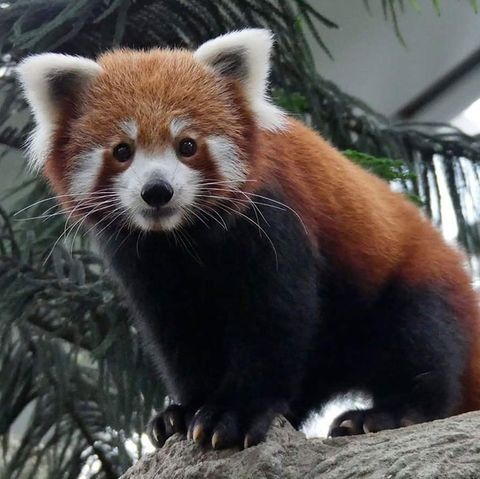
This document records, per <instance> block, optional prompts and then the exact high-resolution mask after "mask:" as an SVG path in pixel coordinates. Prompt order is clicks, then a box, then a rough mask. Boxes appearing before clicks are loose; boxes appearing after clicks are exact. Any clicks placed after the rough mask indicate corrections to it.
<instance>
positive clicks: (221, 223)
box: [190, 203, 228, 231]
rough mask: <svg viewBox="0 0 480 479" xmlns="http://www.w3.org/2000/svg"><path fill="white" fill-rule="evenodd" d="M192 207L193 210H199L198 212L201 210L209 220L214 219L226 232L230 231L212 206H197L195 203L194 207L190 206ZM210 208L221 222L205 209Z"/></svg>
mask: <svg viewBox="0 0 480 479" xmlns="http://www.w3.org/2000/svg"><path fill="white" fill-rule="evenodd" d="M190 206H191V207H193V208H197V209H198V210H200V211H201V212H202V213H203V214H205V215H206V216H207V217H208V218H212V220H214V221H216V222H217V223H218V224H219V225H220V226H221V227H222V228H224V229H225V231H228V228H227V224H226V223H225V221H224V219H223V218H222V217H221V215H220V214H219V213H218V211H215V210H214V209H213V208H212V207H211V206H208V205H197V204H195V203H193V204H192V205H190ZM202 206H203V207H205V208H209V209H210V210H211V211H213V213H215V214H216V215H217V216H218V217H219V218H220V220H218V219H217V218H215V216H213V214H211V213H209V212H208V211H205V210H204V209H203V208H202Z"/></svg>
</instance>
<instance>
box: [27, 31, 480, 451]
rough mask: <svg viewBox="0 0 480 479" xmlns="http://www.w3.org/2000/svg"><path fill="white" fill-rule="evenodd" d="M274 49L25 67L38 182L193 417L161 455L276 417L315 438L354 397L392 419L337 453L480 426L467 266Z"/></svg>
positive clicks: (253, 40)
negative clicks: (415, 427)
mask: <svg viewBox="0 0 480 479" xmlns="http://www.w3.org/2000/svg"><path fill="white" fill-rule="evenodd" d="M271 47H272V35H271V33H270V32H268V31H266V30H258V29H251V30H244V31H239V32H233V33H230V34H227V35H224V36H221V37H219V38H216V39H213V40H211V41H208V42H207V43H205V44H204V45H202V46H200V48H198V50H196V51H195V52H190V51H186V50H168V49H153V50H150V51H132V50H126V49H119V50H114V51H112V52H109V53H106V54H104V55H102V56H100V57H99V58H98V59H97V60H96V61H93V60H89V59H86V58H80V57H70V56H65V55H59V54H43V55H34V56H31V57H28V58H27V59H25V60H24V61H23V62H22V63H21V64H20V65H19V67H18V74H19V78H20V81H21V83H22V85H23V88H24V91H25V95H26V98H27V100H28V102H29V104H30V106H31V108H32V111H33V114H34V117H35V121H36V129H35V130H34V132H33V134H32V137H31V140H30V143H29V157H30V164H31V165H32V167H33V168H34V169H35V170H36V171H39V172H41V173H42V174H43V175H44V176H45V177H46V178H47V180H48V181H49V183H50V185H51V187H52V189H53V190H54V191H55V193H56V194H57V196H58V200H59V201H60V203H61V204H62V206H63V208H64V209H65V211H66V212H67V213H69V214H70V215H72V216H74V217H79V218H83V219H84V221H85V224H88V225H91V228H93V233H94V237H95V239H96V240H97V242H98V244H99V247H100V249H101V251H102V252H103V256H104V258H105V261H106V263H107V265H108V266H109V267H110V270H111V271H112V274H113V275H114V276H115V277H116V278H117V279H118V281H119V285H120V288H121V292H122V294H123V295H124V297H125V299H126V301H127V302H128V304H129V306H130V309H131V312H132V315H133V317H134V319H135V321H136V325H137V328H138V329H139V331H140V333H141V336H142V338H143V340H144V344H145V347H146V348H147V350H148V351H149V353H150V354H151V357H152V361H153V363H152V364H153V367H154V368H155V369H157V370H158V372H159V373H160V374H161V376H162V377H163V379H164V381H165V383H166V385H167V388H168V391H169V395H170V396H171V398H172V399H173V400H174V401H175V404H173V405H171V406H169V407H168V408H167V409H166V410H165V411H163V412H161V413H160V414H159V415H157V416H156V417H155V418H154V419H153V420H152V422H151V424H150V426H149V432H150V435H151V437H152V440H153V441H154V443H155V444H156V445H158V446H161V445H162V444H163V442H164V441H165V439H166V438H167V437H169V436H170V435H171V434H173V433H174V432H183V433H188V436H189V437H191V438H193V439H194V440H195V441H197V442H201V443H209V444H211V445H212V447H214V448H225V447H230V446H234V445H243V446H245V447H248V446H251V445H253V444H257V443H258V442H260V441H262V440H263V439H264V438H265V434H266V432H267V430H268V428H269V426H270V423H271V420H272V418H273V417H274V416H275V414H285V415H286V416H287V417H288V419H289V420H290V421H291V422H292V424H293V425H294V426H295V427H299V426H300V425H301V424H302V422H303V421H304V420H305V419H306V417H307V416H308V415H309V414H310V412H311V411H314V410H316V409H319V408H320V407H321V406H322V405H323V404H324V403H325V402H326V401H328V400H329V399H330V398H331V397H333V396H334V395H337V394H341V393H344V392H347V391H350V390H353V389H355V390H361V391H365V392H367V393H369V394H371V395H372V397H373V406H372V407H371V408H370V409H367V410H365V411H348V412H347V413H345V414H342V415H341V416H340V417H339V418H337V419H336V420H335V421H334V422H333V424H332V427H331V429H330V434H331V435H332V436H338V435H350V434H362V433H365V432H374V431H379V430H382V429H387V428H395V427H400V426H405V425H408V424H412V423H418V422H421V421H427V420H432V419H436V418H440V417H445V416H448V415H452V414H456V413H460V412H464V411H469V410H473V409H478V408H480V321H479V308H478V299H477V297H476V296H475V293H474V291H473V289H472V286H471V281H470V278H469V276H468V274H467V273H466V271H465V270H464V266H463V257H462V256H461V255H460V254H459V253H458V252H457V251H455V250H454V249H453V248H452V247H450V246H448V245H447V244H446V243H445V241H444V240H443V239H442V237H441V235H440V233H439V232H437V231H436V230H435V229H434V227H433V226H432V225H431V224H430V223H429V221H428V220H427V219H425V218H424V216H423V215H422V214H421V213H420V212H419V211H418V210H417V208H416V207H415V206H414V205H413V204H412V203H411V202H409V201H408V200H407V199H405V198H404V196H402V195H401V194H398V193H394V192H392V191H391V190H390V188H389V186H388V184H387V183H385V182H383V181H382V180H380V179H379V178H377V177H375V176H373V175H372V174H370V173H368V172H367V171H364V170H363V169H362V168H360V167H359V166H356V165H355V164H353V163H352V162H350V161H349V160H348V159H346V158H345V157H344V156H343V155H342V154H341V153H340V152H338V151H337V150H336V149H335V148H334V147H332V146H331V145H329V144H328V143H327V142H326V141H325V140H324V139H322V138H321V137H320V136H319V135H318V134H317V133H316V132H314V131H312V130H311V129H309V128H308V127H306V126H305V125H303V124H302V123H301V122H299V121H297V120H295V119H293V118H290V117H288V116H287V115H286V114H285V113H284V112H283V111H282V110H281V109H279V108H278V107H277V106H275V105H274V104H273V103H272V102H271V101H270V99H269V98H268V95H267V86H268V85H267V83H268V72H269V68H270V65H269V58H270V50H271Z"/></svg>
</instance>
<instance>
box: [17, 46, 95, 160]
mask: <svg viewBox="0 0 480 479" xmlns="http://www.w3.org/2000/svg"><path fill="white" fill-rule="evenodd" d="M100 71H101V67H100V65H98V63H96V62H94V61H93V60H89V59H87V58H82V57H74V56H69V55H61V54H57V53H45V54H41V55H32V56H30V57H27V58H26V59H25V60H23V61H22V62H21V63H20V65H19V66H18V67H17V75H18V78H19V80H20V82H21V84H22V87H23V91H24V94H25V97H26V99H27V101H28V103H29V105H30V108H31V109H32V112H33V115H34V118H35V123H36V128H35V130H34V131H33V133H32V135H31V137H30V140H29V144H28V150H29V151H28V152H29V157H30V165H31V166H32V167H33V168H34V169H39V168H41V167H42V166H43V164H44V163H45V160H46V158H47V155H48V150H49V146H50V145H49V143H50V140H51V134H52V132H53V129H54V126H55V122H56V121H57V119H58V116H59V113H60V112H61V108H62V105H63V104H64V102H65V101H74V100H75V96H76V95H78V94H79V93H80V92H81V90H82V89H83V88H84V87H85V86H86V85H87V84H88V83H89V82H90V81H91V80H92V79H93V78H95V77H96V76H97V75H98V74H99V73H100Z"/></svg>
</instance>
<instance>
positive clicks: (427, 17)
mask: <svg viewBox="0 0 480 479" xmlns="http://www.w3.org/2000/svg"><path fill="white" fill-rule="evenodd" d="M404 3H405V5H406V8H405V13H404V14H403V15H400V17H399V22H400V27H401V30H402V33H403V36H404V38H405V39H406V42H407V44H408V49H406V48H405V47H403V46H402V45H401V43H400V42H399V41H398V39H397V38H396V36H395V32H394V29H393V26H392V24H391V22H386V21H385V19H384V17H383V12H382V8H381V1H380V0H370V5H371V7H372V15H371V16H370V15H369V14H368V12H367V10H366V9H365V7H364V5H363V1H361V0H310V4H311V5H312V6H315V7H316V8H317V9H318V10H319V11H320V12H321V13H322V14H324V15H325V16H327V17H328V18H330V19H331V20H333V21H335V22H337V23H338V24H339V25H340V29H339V30H329V29H327V28H326V27H320V28H321V33H322V38H323V39H324V40H325V42H326V43H327V45H328V46H329V48H330V50H331V52H332V53H333V56H334V57H335V60H334V61H331V60H330V59H329V58H328V57H327V56H326V55H325V54H324V53H323V51H322V50H321V49H320V47H318V45H314V47H313V48H314V54H315V60H316V63H317V67H318V70H319V72H320V73H321V75H323V76H324V77H325V78H327V79H330V80H332V81H334V82H335V83H336V84H337V85H338V86H339V87H340V88H342V89H343V90H344V91H346V92H348V93H350V94H352V95H355V96H357V97H359V98H361V99H362V100H364V101H365V102H366V103H367V104H369V105H370V106H371V107H373V108H374V109H375V110H377V111H379V112H381V113H383V114H386V115H392V114H394V113H395V112H396V111H397V110H398V109H400V108H401V107H402V106H403V105H404V104H405V103H407V102H408V101H409V100H411V99H413V98H414V97H415V96H417V95H418V94H419V93H420V92H422V91H423V90H424V89H425V88H427V87H428V86H429V85H430V84H431V83H432V82H434V81H435V80H436V79H438V78H440V77H441V76H443V75H444V74H445V73H446V72H448V71H449V70H451V69H452V68H453V67H454V66H455V65H457V64H458V63H459V62H460V61H462V60H463V59H465V58H466V57H467V56H468V55H469V54H470V53H472V52H473V51H474V50H476V49H477V48H480V15H475V14H474V12H473V10H472V8H471V5H470V2H469V0H446V1H443V2H441V9H442V15H441V16H440V17H438V16H437V15H436V13H435V12H434V11H433V7H432V3H431V0H418V3H419V4H420V5H421V7H422V12H421V13H417V12H416V11H415V10H414V9H413V8H411V7H410V6H409V1H408V0H406V1H405V2H404ZM462 83H463V82H462ZM464 83H465V84H459V85H458V87H457V88H455V89H452V91H450V92H448V94H447V95H446V96H445V98H443V99H442V100H441V101H439V102H438V103H439V104H440V103H441V105H435V107H432V108H430V109H429V110H426V111H425V112H422V114H421V115H419V116H418V119H428V120H438V121H448V120H450V119H451V118H453V117H454V116H456V114H458V113H459V112H460V111H461V110H463V109H464V108H465V107H466V106H467V105H469V104H470V103H472V102H473V101H474V100H475V99H476V98H478V97H480V68H479V69H478V71H477V72H475V74H474V75H471V78H469V80H468V81H465V82H464Z"/></svg>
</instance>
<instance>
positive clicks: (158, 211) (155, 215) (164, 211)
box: [142, 206, 177, 220]
mask: <svg viewBox="0 0 480 479" xmlns="http://www.w3.org/2000/svg"><path fill="white" fill-rule="evenodd" d="M176 212H177V209H176V208H173V207H171V206H162V207H161V208H148V209H147V208H146V209H144V210H142V216H143V217H144V218H145V219H148V220H160V219H163V218H168V217H169V216H172V215H174V214H175V213H176Z"/></svg>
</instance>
